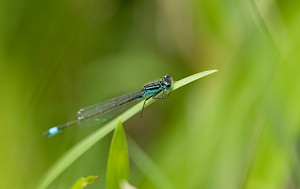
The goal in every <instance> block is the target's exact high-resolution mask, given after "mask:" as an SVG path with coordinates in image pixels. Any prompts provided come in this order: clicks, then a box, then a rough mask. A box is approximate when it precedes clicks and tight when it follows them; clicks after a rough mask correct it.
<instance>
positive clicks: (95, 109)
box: [43, 74, 173, 137]
mask: <svg viewBox="0 0 300 189" xmlns="http://www.w3.org/2000/svg"><path fill="white" fill-rule="evenodd" d="M172 83H173V81H172V79H171V77H170V76H169V75H168V74H166V75H164V76H163V79H162V80H158V81H155V82H151V83H148V84H146V85H144V86H143V88H141V89H139V90H137V91H133V92H130V93H127V94H125V95H122V96H119V97H116V98H113V99H110V100H107V101H104V102H102V103H99V104H95V105H92V106H88V107H86V108H82V109H80V110H79V111H78V113H77V119H76V120H74V121H70V122H67V123H65V124H63V125H59V126H55V127H52V128H50V129H48V130H47V131H46V132H44V133H43V135H44V136H45V137H51V136H54V135H56V134H58V133H60V132H61V131H62V130H64V129H65V128H68V127H70V126H72V125H75V124H77V125H80V124H81V123H86V122H91V123H86V124H89V125H90V126H91V125H95V124H101V123H104V122H107V121H109V120H111V119H112V118H114V117H116V116H117V115H118V114H120V113H121V112H122V111H124V109H123V108H122V107H123V105H125V104H128V103H129V102H132V101H134V100H139V99H145V100H144V104H143V107H142V111H143V109H144V107H145V104H146V101H147V100H149V99H150V98H154V99H163V98H166V97H167V96H168V95H169V94H170V92H168V93H167V94H165V90H168V89H170V88H171V86H172ZM160 93H162V95H161V97H157V95H159V94H160Z"/></svg>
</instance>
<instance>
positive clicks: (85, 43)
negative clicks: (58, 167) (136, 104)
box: [0, 0, 300, 189]
mask: <svg viewBox="0 0 300 189" xmlns="http://www.w3.org/2000/svg"><path fill="white" fill-rule="evenodd" d="M299 33H300V3H299V1H297V0H290V1H283V0H277V1H274V0H265V1H259V0H246V1H237V0H229V1H210V0H196V1H192V0H186V1H182V0H173V1H169V0H161V1H134V0H131V1H130V0H123V1H122V0H114V1H109V0H97V1H96V0H88V1H81V0H75V1H70V0H66V1H60V0H52V1H36V0H27V1H20V0H11V1H1V5H0V84H1V88H0V89H1V92H0V116H1V124H0V125H1V130H0V152H1V155H0V162H1V163H0V170H1V171H0V180H1V182H0V188H34V187H35V186H36V185H37V183H38V182H39V181H40V180H41V178H42V176H43V175H44V174H45V172H46V171H47V170H48V169H49V168H50V167H51V165H53V164H54V163H55V162H56V161H57V159H59V157H61V156H62V155H63V154H64V153H65V152H66V151H67V150H68V149H70V148H71V147H72V146H73V145H74V144H76V143H78V142H79V141H80V140H81V139H83V138H84V137H85V136H87V135H88V134H89V133H92V132H93V131H94V130H95V129H97V127H96V128H87V129H78V128H73V129H71V128H70V130H68V132H64V133H62V134H60V135H58V136H56V137H53V138H50V139H45V138H43V137H42V132H43V131H45V130H46V129H48V128H49V127H51V126H53V125H56V124H61V123H64V122H66V121H69V120H72V119H74V118H76V117H75V116H76V112H77V110H78V109H79V108H81V107H85V106H87V105H91V104H94V103H98V102H101V101H103V100H106V99H110V98H112V97H115V96H118V95H121V94H124V93H126V92H129V91H132V90H135V89H138V88H140V87H141V86H143V84H145V83H147V82H149V81H152V80H155V79H156V78H161V77H162V76H163V74H165V73H168V74H170V75H171V76H172V77H173V79H174V80H179V79H181V78H183V77H186V76H188V75H191V74H194V73H196V72H199V71H203V70H208V69H218V70H219V72H217V73H215V74H212V75H210V76H208V77H205V78H203V79H201V80H199V81H197V82H194V83H192V84H189V85H187V86H185V87H184V88H182V89H180V90H177V91H175V92H174V93H172V94H171V95H170V96H169V98H168V99H167V100H163V101H157V102H156V103H154V104H152V105H151V106H149V107H148V108H146V110H145V111H144V113H143V118H140V116H139V115H136V116H135V117H133V118H131V119H130V120H129V121H128V122H126V123H124V126H125V130H126V133H127V135H128V136H130V137H132V138H133V140H135V141H136V143H137V144H138V145H139V146H140V147H141V148H142V149H143V150H144V151H145V153H146V154H147V155H148V157H149V158H151V159H152V160H153V161H154V162H155V164H156V168H155V170H154V169H152V168H149V167H147V166H146V165H145V166H143V164H140V165H139V166H137V162H136V160H138V157H136V156H135V153H131V154H130V159H131V162H130V178H131V179H130V183H131V184H133V185H134V186H137V187H138V188H143V189H144V188H146V189H148V188H149V189H150V188H191V189H194V188H209V189H217V188H222V189H224V188H228V189H234V188H247V189H252V188H263V189H273V188H289V189H294V188H299V187H300V161H299V155H300V151H299V150H300V149H299V148H300V133H299V128H300V127H299V124H300V123H299V121H300V120H299V117H300V99H299V97H300V84H299V81H300V74H299V71H300V64H299V61H300V53H299V50H300V46H299V45H300V35H299ZM110 140H111V134H110V135H109V136H107V137H105V138H104V140H102V141H100V142H99V143H97V145H95V146H93V147H92V148H91V149H90V150H89V151H88V152H87V153H85V154H84V155H83V156H82V157H81V158H80V159H79V160H77V161H76V162H75V164H73V165H72V166H71V167H70V168H69V169H68V170H67V171H65V172H64V173H63V174H62V175H61V176H60V177H59V178H58V179H56V180H55V182H54V183H53V184H52V185H51V188H70V187H71V186H72V184H73V183H75V182H76V180H77V179H78V178H80V177H82V176H88V175H98V176H99V178H98V179H97V180H96V181H95V183H94V184H92V185H90V186H89V187H88V188H104V186H105V171H106V162H107V155H108V148H109V144H110ZM128 148H129V151H131V145H130V144H129V146H128ZM157 170H159V172H160V174H162V175H164V178H161V179H157V180H156V179H151V178H153V177H154V178H155V176H156V174H157ZM145 173H147V174H145ZM149 175H150V176H149ZM156 177H157V176H156Z"/></svg>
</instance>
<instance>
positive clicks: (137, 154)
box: [128, 137, 176, 189]
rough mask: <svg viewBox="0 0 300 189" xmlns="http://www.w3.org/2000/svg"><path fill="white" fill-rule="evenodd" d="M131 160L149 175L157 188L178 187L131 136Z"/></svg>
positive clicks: (169, 188) (129, 142) (129, 141)
mask: <svg viewBox="0 0 300 189" xmlns="http://www.w3.org/2000/svg"><path fill="white" fill-rule="evenodd" d="M128 144H129V146H130V152H129V153H130V160H132V162H133V163H134V164H135V165H136V166H137V167H138V168H139V169H140V171H141V172H142V173H143V174H144V175H145V176H146V177H148V179H149V180H150V181H151V182H152V183H153V184H154V185H155V186H156V188H164V189H173V188H176V187H175V186H174V185H173V183H172V182H171V181H170V179H169V178H168V177H167V175H165V173H164V172H163V171H162V170H161V168H160V167H159V166H158V165H157V164H156V163H155V162H154V161H153V160H152V159H151V158H150V157H149V156H148V155H147V154H146V153H145V152H144V151H143V150H142V149H141V148H140V147H139V146H138V145H137V144H136V143H135V142H134V141H133V140H132V139H131V138H130V137H129V138H128Z"/></svg>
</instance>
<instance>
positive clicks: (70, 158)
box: [38, 70, 216, 188]
mask: <svg viewBox="0 0 300 189" xmlns="http://www.w3.org/2000/svg"><path fill="white" fill-rule="evenodd" d="M214 72H216V70H208V71H204V72H200V73H197V74H194V75H192V76H189V77H187V78H184V79H182V80H179V81H176V82H175V83H174V85H173V87H172V90H173V91H174V90H176V89H178V88H180V87H182V86H184V85H186V84H188V83H190V82H192V81H195V80H197V79H200V78H202V77H205V76H207V75H209V74H212V73H214ZM154 101H155V99H152V98H151V99H150V100H149V101H148V102H147V105H146V107H147V106H148V105H150V104H151V103H152V102H154ZM143 103H144V102H139V103H138V104H136V105H135V106H133V107H132V108H130V109H129V110H127V111H125V112H124V113H122V114H121V115H120V117H121V120H123V121H126V120H128V119H129V118H130V117H132V116H134V115H135V114H137V113H138V112H139V111H141V108H142V106H143ZM118 120H119V118H115V119H113V120H112V121H110V122H108V123H107V124H105V125H104V126H102V127H101V128H99V129H98V130H97V131H96V132H94V133H92V134H90V136H88V137H86V138H85V139H84V140H82V141H81V142H79V143H78V144H76V145H75V146H73V147H72V148H71V149H70V150H69V151H67V152H66V153H65V154H64V155H63V156H62V157H61V158H60V159H59V160H58V161H57V162H56V163H55V164H54V165H53V166H52V167H51V168H50V169H49V170H48V172H47V173H46V174H45V176H44V178H43V179H42V180H41V182H40V185H39V186H38V188H46V187H47V186H48V185H49V184H50V183H51V182H53V180H54V179H55V178H57V177H58V176H59V175H60V174H61V173H62V172H63V171H64V170H65V169H66V168H68V167H69V166H70V165H71V164H72V163H74V161H75V160H76V159H78V158H79V157H80V156H81V155H82V154H84V153H85V152H86V151H87V150H88V149H89V148H91V147H92V146H93V145H94V144H95V143H96V142H97V141H99V140H101V139H102V138H103V137H104V136H105V135H107V134H108V133H109V132H111V131H112V130H113V129H114V128H115V127H116V125H117V124H118Z"/></svg>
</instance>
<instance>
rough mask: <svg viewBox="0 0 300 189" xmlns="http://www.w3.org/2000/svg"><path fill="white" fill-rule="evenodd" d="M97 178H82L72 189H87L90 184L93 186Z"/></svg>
mask: <svg viewBox="0 0 300 189" xmlns="http://www.w3.org/2000/svg"><path fill="white" fill-rule="evenodd" d="M96 178H98V176H88V177H86V178H84V177H81V178H80V179H78V180H77V182H76V183H75V184H74V185H73V186H72V189H82V188H85V187H86V186H87V185H88V184H92V183H93V182H94V180H95V179H96Z"/></svg>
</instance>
